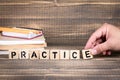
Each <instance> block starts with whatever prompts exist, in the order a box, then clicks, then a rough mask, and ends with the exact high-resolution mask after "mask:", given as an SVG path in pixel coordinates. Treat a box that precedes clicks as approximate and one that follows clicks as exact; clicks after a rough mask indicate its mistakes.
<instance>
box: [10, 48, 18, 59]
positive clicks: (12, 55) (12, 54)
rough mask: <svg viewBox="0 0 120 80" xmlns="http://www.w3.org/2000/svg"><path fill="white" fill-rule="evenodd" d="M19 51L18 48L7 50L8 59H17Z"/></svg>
mask: <svg viewBox="0 0 120 80" xmlns="http://www.w3.org/2000/svg"><path fill="white" fill-rule="evenodd" d="M18 58H19V53H18V50H9V59H18Z"/></svg>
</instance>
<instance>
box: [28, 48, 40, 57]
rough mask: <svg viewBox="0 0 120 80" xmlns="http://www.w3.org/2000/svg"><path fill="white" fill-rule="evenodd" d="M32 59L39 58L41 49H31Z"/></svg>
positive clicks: (30, 55)
mask: <svg viewBox="0 0 120 80" xmlns="http://www.w3.org/2000/svg"><path fill="white" fill-rule="evenodd" d="M29 57H30V59H39V51H38V50H29Z"/></svg>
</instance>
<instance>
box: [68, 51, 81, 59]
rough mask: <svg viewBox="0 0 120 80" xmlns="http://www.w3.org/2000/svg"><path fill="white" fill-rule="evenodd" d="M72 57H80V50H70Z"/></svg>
mask: <svg viewBox="0 0 120 80" xmlns="http://www.w3.org/2000/svg"><path fill="white" fill-rule="evenodd" d="M70 59H80V51H79V50H70Z"/></svg>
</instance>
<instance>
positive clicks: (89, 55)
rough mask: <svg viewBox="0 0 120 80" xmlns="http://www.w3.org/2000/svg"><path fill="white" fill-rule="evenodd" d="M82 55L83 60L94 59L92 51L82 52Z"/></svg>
mask: <svg viewBox="0 0 120 80" xmlns="http://www.w3.org/2000/svg"><path fill="white" fill-rule="evenodd" d="M82 55H83V59H92V58H93V55H92V54H91V50H90V49H88V50H82Z"/></svg>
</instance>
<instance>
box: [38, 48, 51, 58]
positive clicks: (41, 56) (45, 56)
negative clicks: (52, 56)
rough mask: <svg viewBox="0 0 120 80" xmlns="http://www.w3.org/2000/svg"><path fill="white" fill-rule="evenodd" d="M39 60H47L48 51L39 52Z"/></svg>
mask: <svg viewBox="0 0 120 80" xmlns="http://www.w3.org/2000/svg"><path fill="white" fill-rule="evenodd" d="M39 53H40V59H49V50H40V51H39Z"/></svg>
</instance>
